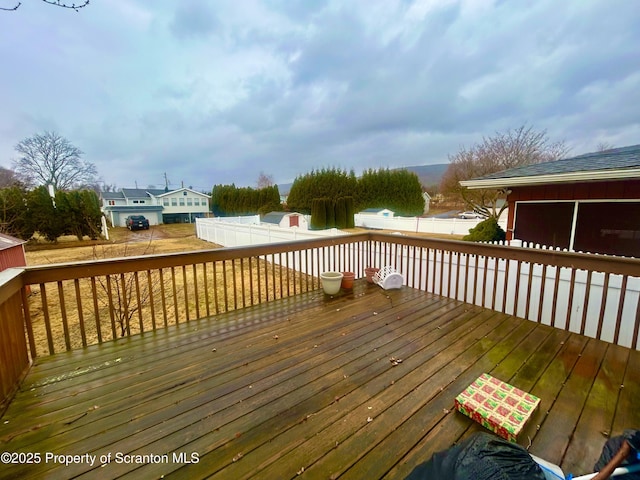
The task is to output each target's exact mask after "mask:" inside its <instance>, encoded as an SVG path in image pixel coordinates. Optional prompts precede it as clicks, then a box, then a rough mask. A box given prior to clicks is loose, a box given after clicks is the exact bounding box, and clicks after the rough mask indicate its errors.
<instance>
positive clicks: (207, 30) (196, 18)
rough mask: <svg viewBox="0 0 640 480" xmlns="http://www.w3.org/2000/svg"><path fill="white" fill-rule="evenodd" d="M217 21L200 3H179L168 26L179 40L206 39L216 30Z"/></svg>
mask: <svg viewBox="0 0 640 480" xmlns="http://www.w3.org/2000/svg"><path fill="white" fill-rule="evenodd" d="M218 25H219V21H218V19H217V18H216V16H215V15H214V13H213V12H212V11H211V9H210V7H209V6H207V5H205V4H203V3H202V2H196V1H192V0H189V1H184V2H180V4H179V6H178V8H177V10H176V12H175V14H174V16H173V19H172V22H171V25H170V29H171V32H172V33H173V34H174V35H175V36H176V37H177V38H179V39H185V38H190V37H207V36H208V35H209V34H211V33H212V32H214V31H215V30H216V28H218Z"/></svg>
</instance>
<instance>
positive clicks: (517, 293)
mask: <svg viewBox="0 0 640 480" xmlns="http://www.w3.org/2000/svg"><path fill="white" fill-rule="evenodd" d="M516 262H517V263H516V265H517V266H516V291H515V293H514V297H515V298H514V299H513V316H514V317H517V316H518V301H519V299H520V274H521V273H522V262H521V261H520V260H516Z"/></svg>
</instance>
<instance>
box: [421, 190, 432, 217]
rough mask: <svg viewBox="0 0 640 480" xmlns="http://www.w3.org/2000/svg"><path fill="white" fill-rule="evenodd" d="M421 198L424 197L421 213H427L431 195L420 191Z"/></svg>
mask: <svg viewBox="0 0 640 480" xmlns="http://www.w3.org/2000/svg"><path fill="white" fill-rule="evenodd" d="M422 198H423V199H424V211H423V212H422V214H423V215H426V214H427V213H429V208H431V195H429V194H428V193H427V192H422Z"/></svg>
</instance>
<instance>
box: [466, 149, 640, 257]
mask: <svg viewBox="0 0 640 480" xmlns="http://www.w3.org/2000/svg"><path fill="white" fill-rule="evenodd" d="M460 184H461V185H462V186H465V187H468V188H483V189H501V190H504V191H506V193H507V202H508V203H509V217H508V222H507V239H508V240H511V239H518V240H523V241H527V242H532V243H534V244H540V245H545V246H550V247H559V248H562V249H567V250H570V251H582V252H591V253H605V254H610V255H622V256H630V257H640V145H632V146H629V147H622V148H615V149H612V150H607V151H604V152H595V153H588V154H585V155H579V156H577V157H572V158H566V159H562V160H556V161H553V162H546V163H539V164H535V165H527V166H523V167H517V168H512V169H509V170H504V171H502V172H498V173H494V174H491V175H486V176H484V177H479V178H474V179H472V180H466V181H462V182H460Z"/></svg>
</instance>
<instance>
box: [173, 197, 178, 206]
mask: <svg viewBox="0 0 640 480" xmlns="http://www.w3.org/2000/svg"><path fill="white" fill-rule="evenodd" d="M176 205H178V200H176V199H175V198H172V199H171V206H172V207H175V206H176Z"/></svg>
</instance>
